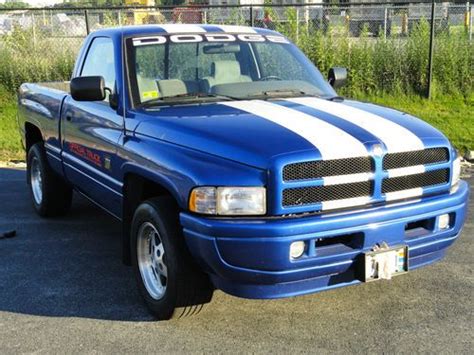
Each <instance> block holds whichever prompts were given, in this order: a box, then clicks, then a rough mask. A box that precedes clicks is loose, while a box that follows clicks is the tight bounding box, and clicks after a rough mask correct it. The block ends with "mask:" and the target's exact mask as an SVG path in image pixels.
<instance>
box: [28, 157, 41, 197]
mask: <svg viewBox="0 0 474 355" xmlns="http://www.w3.org/2000/svg"><path fill="white" fill-rule="evenodd" d="M30 183H31V191H32V192H33V198H34V199H35V202H36V204H37V205H40V204H41V202H43V178H42V176H41V167H40V162H39V160H38V158H37V157H34V158H33V159H32V160H31V173H30Z"/></svg>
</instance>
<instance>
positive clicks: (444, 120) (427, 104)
mask: <svg viewBox="0 0 474 355" xmlns="http://www.w3.org/2000/svg"><path fill="white" fill-rule="evenodd" d="M361 99H363V100H365V101H370V102H374V103H377V104H380V105H384V106H389V107H392V108H395V109H398V110H400V111H404V112H407V113H410V114H411V115H413V116H416V117H419V118H421V119H423V120H424V121H426V122H428V123H429V124H431V125H433V126H434V127H436V128H438V129H439V130H440V131H441V132H443V133H444V134H445V135H446V136H447V137H448V138H449V140H450V141H451V142H452V143H453V144H454V146H455V147H456V148H457V149H459V150H460V151H466V150H473V149H474V116H473V112H474V93H473V94H471V95H470V96H469V97H468V98H464V97H462V96H438V97H436V98H434V99H432V100H427V99H424V98H421V97H418V96H390V95H382V96H366V97H363V98H361Z"/></svg>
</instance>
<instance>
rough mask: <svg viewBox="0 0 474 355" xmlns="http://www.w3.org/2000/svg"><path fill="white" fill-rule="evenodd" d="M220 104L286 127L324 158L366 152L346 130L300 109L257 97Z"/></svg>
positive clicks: (346, 156) (361, 154) (342, 156)
mask: <svg viewBox="0 0 474 355" xmlns="http://www.w3.org/2000/svg"><path fill="white" fill-rule="evenodd" d="M221 104H222V105H226V106H230V107H233V108H236V109H239V110H242V111H246V112H249V113H251V114H253V115H256V116H259V117H262V118H265V119H267V120H269V121H272V122H273V123H276V124H278V125H280V126H283V127H285V128H287V129H289V130H290V131H292V132H294V133H296V134H298V135H299V136H301V137H302V138H304V139H306V140H307V141H309V142H310V143H311V144H313V145H314V146H315V147H316V148H317V149H318V150H319V152H320V153H321V155H322V158H323V159H325V160H327V159H340V158H350V157H360V156H367V155H368V152H367V149H366V148H365V146H364V145H363V144H362V143H361V142H360V141H359V140H357V139H356V138H354V137H353V136H351V135H350V134H348V133H346V132H345V131H343V130H341V129H339V128H337V127H335V126H333V125H331V124H329V123H327V122H325V121H323V120H320V119H318V118H316V117H314V116H310V115H308V114H305V113H303V112H300V111H297V110H293V109H291V108H288V107H284V106H281V105H277V104H272V103H269V102H266V101H259V100H255V101H230V102H222V103H221ZM262 143H263V144H268V142H262Z"/></svg>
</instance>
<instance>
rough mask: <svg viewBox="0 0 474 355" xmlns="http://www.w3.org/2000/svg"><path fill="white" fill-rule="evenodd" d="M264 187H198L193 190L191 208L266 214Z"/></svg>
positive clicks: (225, 213) (222, 212) (224, 212)
mask: <svg viewBox="0 0 474 355" xmlns="http://www.w3.org/2000/svg"><path fill="white" fill-rule="evenodd" d="M266 205H267V204H266V190H265V188H264V187H208V186H206V187H197V188H195V189H194V190H193V191H192V192H191V197H190V199H189V209H190V210H191V211H192V212H196V213H203V214H213V215H216V214H217V215H232V216H245V215H264V214H265V213H267V208H266Z"/></svg>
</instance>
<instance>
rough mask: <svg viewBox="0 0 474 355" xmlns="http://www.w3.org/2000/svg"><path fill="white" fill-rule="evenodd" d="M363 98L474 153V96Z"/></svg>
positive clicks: (1, 140)
mask: <svg viewBox="0 0 474 355" xmlns="http://www.w3.org/2000/svg"><path fill="white" fill-rule="evenodd" d="M359 98H360V99H362V100H365V101H371V102H375V103H378V104H381V105H385V106H389V107H393V108H396V109H399V110H402V111H405V112H408V113H410V114H412V115H414V116H417V117H420V118H422V119H424V120H425V121H427V122H428V123H430V124H432V125H433V126H435V127H437V128H438V129H440V130H441V131H442V132H443V133H444V134H446V135H447V136H448V138H449V139H450V140H451V142H453V144H454V145H455V146H456V147H457V148H458V149H461V150H466V149H471V150H472V149H474V119H473V116H472V112H473V110H474V94H472V95H471V96H470V97H469V98H467V99H465V98H463V97H461V96H456V97H445V96H440V97H436V98H435V99H434V100H432V101H428V100H426V99H422V98H420V97H416V96H390V95H383V96H361V97H359ZM16 159H24V152H23V150H22V147H21V143H20V136H19V134H18V129H17V123H16V101H15V98H14V96H13V95H12V94H9V93H7V92H6V91H4V90H3V91H2V90H1V89H0V161H8V160H16Z"/></svg>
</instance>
